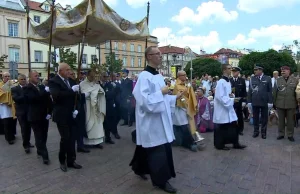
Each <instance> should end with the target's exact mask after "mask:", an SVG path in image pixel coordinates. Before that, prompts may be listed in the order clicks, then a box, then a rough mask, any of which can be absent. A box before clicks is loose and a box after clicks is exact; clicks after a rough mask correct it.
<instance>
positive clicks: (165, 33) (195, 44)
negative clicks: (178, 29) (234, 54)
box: [152, 27, 222, 53]
mask: <svg viewBox="0 0 300 194" xmlns="http://www.w3.org/2000/svg"><path fill="white" fill-rule="evenodd" d="M152 35H153V36H156V37H157V38H158V41H159V42H160V43H159V46H165V45H169V44H171V45H172V46H178V47H182V48H184V47H186V46H189V47H190V48H191V49H192V50H193V51H194V52H196V53H199V51H200V48H201V49H204V50H205V51H207V52H215V51H216V50H217V49H219V48H220V47H221V45H222V44H221V42H220V39H219V34H218V32H216V31H211V32H210V33H209V34H208V35H200V34H198V35H182V36H180V35H179V36H177V35H176V34H174V33H173V32H172V29H171V28H167V27H163V28H155V29H154V30H153V31H152Z"/></svg>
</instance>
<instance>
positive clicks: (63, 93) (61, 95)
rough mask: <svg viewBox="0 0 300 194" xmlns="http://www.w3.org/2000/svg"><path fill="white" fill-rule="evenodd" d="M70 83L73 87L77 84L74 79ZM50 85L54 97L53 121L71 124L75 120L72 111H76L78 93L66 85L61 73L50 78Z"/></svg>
mask: <svg viewBox="0 0 300 194" xmlns="http://www.w3.org/2000/svg"><path fill="white" fill-rule="evenodd" d="M69 84H70V86H71V87H72V86H73V85H75V84H74V81H71V80H70V79H69ZM48 86H49V88H50V93H51V95H52V99H53V121H54V122H66V123H67V124H70V123H71V122H72V121H73V117H72V115H73V114H72V113H73V111H74V105H75V96H76V93H75V92H74V91H73V90H72V89H71V88H69V87H68V86H67V85H66V83H65V82H64V81H63V80H62V79H61V78H60V77H59V75H56V76H55V77H54V78H52V79H50V80H49V82H48Z"/></svg>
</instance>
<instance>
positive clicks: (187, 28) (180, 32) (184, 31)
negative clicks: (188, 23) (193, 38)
mask: <svg viewBox="0 0 300 194" xmlns="http://www.w3.org/2000/svg"><path fill="white" fill-rule="evenodd" d="M191 31H192V28H190V27H184V28H182V29H181V30H179V31H178V34H186V33H188V32H191Z"/></svg>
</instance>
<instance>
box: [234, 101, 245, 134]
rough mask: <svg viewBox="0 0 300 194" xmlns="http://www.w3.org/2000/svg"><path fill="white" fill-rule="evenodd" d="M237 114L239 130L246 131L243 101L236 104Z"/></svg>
mask: <svg viewBox="0 0 300 194" xmlns="http://www.w3.org/2000/svg"><path fill="white" fill-rule="evenodd" d="M234 109H235V113H236V116H237V117H238V130H239V132H243V131H244V116H243V107H242V104H241V103H238V104H235V105H234Z"/></svg>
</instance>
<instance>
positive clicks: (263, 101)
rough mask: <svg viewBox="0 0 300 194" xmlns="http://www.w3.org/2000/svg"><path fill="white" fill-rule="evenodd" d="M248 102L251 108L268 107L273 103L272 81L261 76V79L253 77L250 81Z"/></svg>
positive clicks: (267, 77) (268, 77)
mask: <svg viewBox="0 0 300 194" xmlns="http://www.w3.org/2000/svg"><path fill="white" fill-rule="evenodd" d="M248 102H249V103H252V106H268V103H269V104H272V103H273V96H272V81H271V77H270V76H266V75H263V76H262V78H261V79H259V78H258V77H257V76H253V77H251V79H250V83H249V91H248Z"/></svg>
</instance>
